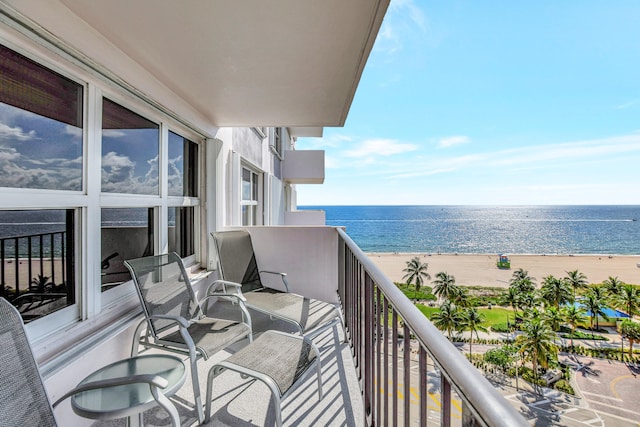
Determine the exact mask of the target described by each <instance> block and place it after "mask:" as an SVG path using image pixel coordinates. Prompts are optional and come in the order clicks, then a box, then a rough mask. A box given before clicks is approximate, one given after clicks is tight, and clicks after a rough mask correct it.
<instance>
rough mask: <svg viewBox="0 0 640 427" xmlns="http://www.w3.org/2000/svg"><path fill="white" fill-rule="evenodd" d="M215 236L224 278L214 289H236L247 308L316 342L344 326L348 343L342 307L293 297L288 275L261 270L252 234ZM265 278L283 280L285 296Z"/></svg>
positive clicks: (240, 231) (236, 233)
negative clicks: (265, 315) (321, 335)
mask: <svg viewBox="0 0 640 427" xmlns="http://www.w3.org/2000/svg"><path fill="white" fill-rule="evenodd" d="M211 236H212V237H213V241H214V243H215V245H214V246H215V247H216V250H217V254H218V271H219V275H220V279H219V280H217V281H216V282H214V285H215V284H216V283H217V284H221V285H222V286H223V289H224V290H225V292H226V287H227V286H231V287H233V288H235V292H236V293H237V294H238V295H242V296H243V298H244V301H245V304H246V306H247V308H249V309H252V310H256V311H259V312H261V313H264V314H267V315H269V316H271V318H276V319H280V320H283V321H285V322H288V323H290V324H292V325H294V326H295V328H296V329H297V330H298V331H299V332H300V334H301V335H303V336H306V337H309V338H312V337H314V336H316V335H318V334H319V333H321V332H323V331H324V330H326V329H328V328H331V327H333V326H334V325H337V324H340V325H341V327H342V332H343V337H344V339H345V340H346V333H345V327H344V321H343V319H342V313H341V311H340V308H339V306H338V305H334V304H330V303H327V302H324V301H320V300H317V299H312V298H306V297H303V296H301V295H298V294H295V293H292V292H290V290H289V283H288V282H287V279H286V274H285V273H279V272H274V271H266V270H259V269H258V264H257V262H256V256H255V253H254V250H253V244H252V243H251V235H250V234H249V232H248V231H246V230H232V231H220V232H213V233H211ZM262 274H270V275H276V276H279V277H280V279H281V281H282V285H283V287H284V292H283V291H280V290H277V289H273V288H268V287H265V286H264V285H263V284H262V281H261V277H260V276H261V275H262Z"/></svg>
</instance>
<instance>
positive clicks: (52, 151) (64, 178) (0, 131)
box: [0, 45, 83, 191]
mask: <svg viewBox="0 0 640 427" xmlns="http://www.w3.org/2000/svg"><path fill="white" fill-rule="evenodd" d="M82 103H83V88H82V86H81V85H79V84H78V83H75V82H73V81H71V80H69V79H67V78H66V77H63V76H61V75H59V74H57V73H55V72H53V71H51V70H49V69H47V68H45V67H43V66H41V65H39V64H37V63H35V62H33V61H31V60H30V59H28V58H26V57H24V56H22V55H20V54H18V53H17V52H14V51H13V50H11V49H8V48H6V47H4V46H1V45H0V186H1V187H13V188H39V189H52V190H53V189H55V190H74V191H80V190H82V155H83V153H82V115H83V111H82Z"/></svg>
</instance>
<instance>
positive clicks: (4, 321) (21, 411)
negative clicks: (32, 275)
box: [0, 298, 57, 426]
mask: <svg viewBox="0 0 640 427" xmlns="http://www.w3.org/2000/svg"><path fill="white" fill-rule="evenodd" d="M0 424H2V425H3V426H55V425H57V424H56V419H55V417H54V416H53V409H52V408H51V403H50V402H49V398H48V396H47V392H46V390H45V388H44V383H43V381H42V377H41V376H40V371H39V370H38V365H37V364H36V361H35V359H34V357H33V352H32V351H31V346H30V345H29V340H28V339H27V336H26V334H25V331H24V323H23V322H22V317H20V313H18V310H16V308H15V307H14V306H12V305H11V304H10V303H9V302H8V301H7V300H5V299H4V298H0Z"/></svg>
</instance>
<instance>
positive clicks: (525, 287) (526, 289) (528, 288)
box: [509, 268, 536, 294]
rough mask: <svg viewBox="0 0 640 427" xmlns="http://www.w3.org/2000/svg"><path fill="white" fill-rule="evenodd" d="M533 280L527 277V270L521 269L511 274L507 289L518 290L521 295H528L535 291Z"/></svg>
mask: <svg viewBox="0 0 640 427" xmlns="http://www.w3.org/2000/svg"><path fill="white" fill-rule="evenodd" d="M535 280H536V279H535V278H533V277H531V276H529V272H528V271H527V270H523V269H522V268H519V269H517V270H516V271H514V272H513V275H512V276H511V280H510V281H509V287H514V288H516V289H518V291H519V292H520V293H521V294H528V293H531V292H533V291H534V290H535V289H536V284H535Z"/></svg>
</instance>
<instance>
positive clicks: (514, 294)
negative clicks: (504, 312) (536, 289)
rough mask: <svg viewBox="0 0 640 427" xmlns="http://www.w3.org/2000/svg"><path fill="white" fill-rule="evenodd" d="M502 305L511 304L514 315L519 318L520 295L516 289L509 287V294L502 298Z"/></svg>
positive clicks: (503, 295) (506, 293)
mask: <svg viewBox="0 0 640 427" xmlns="http://www.w3.org/2000/svg"><path fill="white" fill-rule="evenodd" d="M500 303H501V304H509V305H510V306H511V308H513V314H514V316H515V317H518V307H519V306H520V293H519V292H518V290H517V289H516V288H512V287H509V289H507V292H505V293H504V294H502V297H501V298H500Z"/></svg>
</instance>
